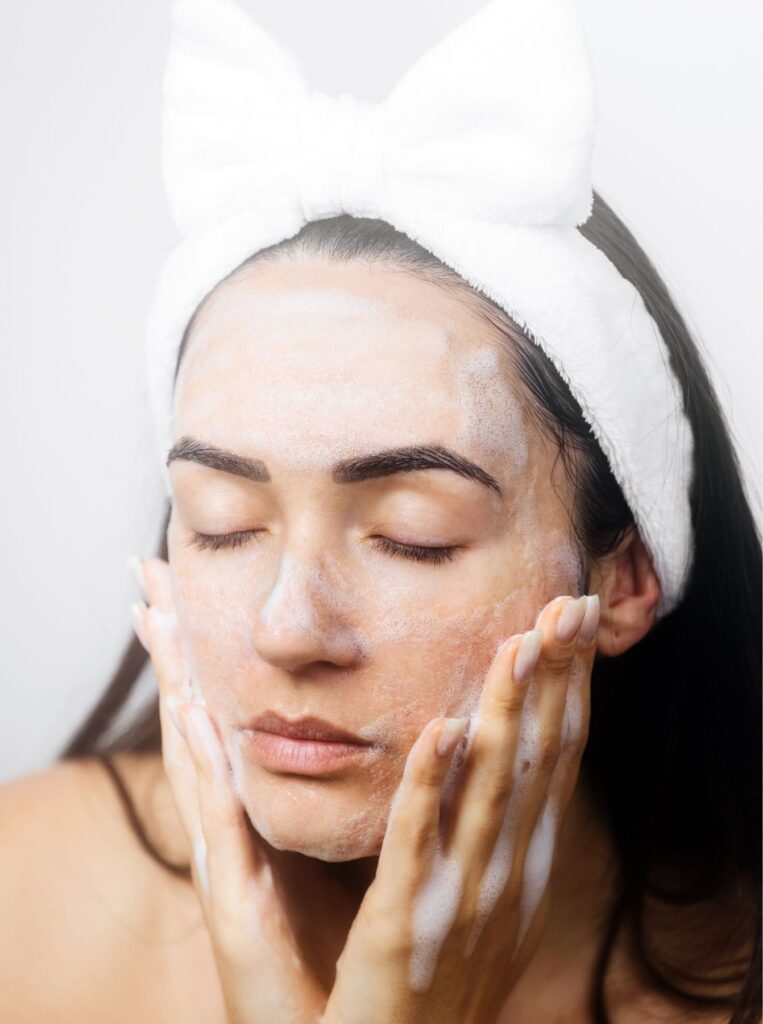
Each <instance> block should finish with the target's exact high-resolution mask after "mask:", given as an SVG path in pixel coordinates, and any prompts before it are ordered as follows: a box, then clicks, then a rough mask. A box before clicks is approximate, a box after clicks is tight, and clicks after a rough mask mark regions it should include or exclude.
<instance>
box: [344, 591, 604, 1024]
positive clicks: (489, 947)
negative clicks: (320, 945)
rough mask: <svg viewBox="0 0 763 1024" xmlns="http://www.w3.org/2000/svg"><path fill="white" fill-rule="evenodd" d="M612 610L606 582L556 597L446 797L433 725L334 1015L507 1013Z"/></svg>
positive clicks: (499, 671)
mask: <svg viewBox="0 0 763 1024" xmlns="http://www.w3.org/2000/svg"><path fill="white" fill-rule="evenodd" d="M598 623H599V601H598V597H597V596H596V595H593V596H590V597H583V598H578V599H577V600H573V599H572V598H568V597H560V598H556V599H555V600H554V601H552V602H551V603H550V604H548V605H547V606H546V607H545V608H544V610H543V612H542V613H541V615H540V616H539V618H538V621H537V622H536V629H535V630H531V631H529V632H528V633H525V634H523V635H521V636H514V637H511V638H510V639H509V640H507V641H506V642H505V643H504V644H503V645H502V646H501V647H500V648H499V650H498V652H497V654H496V656H495V658H494V660H493V663H492V665H491V667H490V670H489V672H488V675H487V677H486V680H485V684H484V687H483V691H482V697H481V702H480V706H479V713H478V715H477V721H476V723H473V725H476V728H474V729H472V731H471V735H470V737H469V744H468V746H469V749H468V756H466V757H465V758H463V760H464V762H465V763H464V767H463V772H462V777H461V779H460V784H459V785H458V788H457V789H456V792H455V799H454V800H452V801H448V800H447V799H446V801H445V804H446V806H445V807H443V802H442V799H441V798H442V797H443V788H444V784H445V779H446V775H447V773H448V767H449V761H450V759H449V758H448V757H447V756H446V757H443V756H440V755H438V750H437V745H438V738H439V737H440V736H442V732H443V730H442V724H441V722H440V723H439V724H438V723H430V724H429V725H428V726H427V727H426V728H425V729H424V730H423V732H422V734H421V735H420V737H419V739H418V740H417V741H416V743H415V744H414V746H413V748H412V749H411V752H410V754H409V757H408V761H407V764H406V769H405V772H404V775H403V780H402V782H401V785H400V788H399V790H398V794H397V796H396V798H395V804H394V807H393V810H392V813H391V815H390V821H389V823H388V825H387V832H386V835H385V838H384V842H383V845H382V850H381V855H380V857H379V864H378V867H377V872H376V877H375V879H374V881H373V883H372V885H371V886H370V888H369V889H368V891H367V893H366V896H365V898H364V900H363V903H362V905H361V907H360V911H359V913H358V915H357V917H356V919H355V921H354V923H353V926H352V929H351V931H350V934H349V937H348V940H347V944H346V946H345V948H344V951H343V952H342V955H341V957H340V959H339V962H338V964H337V977H336V983H335V985H334V988H333V990H332V992H331V994H330V997H329V1000H328V1005H327V1007H326V1011H325V1016H324V1020H325V1022H326V1024H329V1022H330V1024H391V1022H393V1021H394V1022H395V1024H398V1022H399V1024H492V1022H494V1021H495V1020H496V1019H497V1017H498V1014H499V1013H500V1010H501V1007H502V1005H503V1004H504V1002H505V1001H506V998H507V996H508V994H509V992H510V991H511V989H512V988H513V986H514V984H515V983H516V981H517V979H518V977H519V976H520V974H521V973H522V971H523V970H524V968H525V967H526V965H527V963H528V962H529V960H530V958H531V957H532V954H533V952H534V950H535V948H536V946H537V943H538V939H539V938H540V934H541V932H542V929H543V925H544V922H545V917H546V914H547V909H548V896H549V890H548V888H547V883H548V881H549V878H550V875H551V871H552V867H553V860H554V856H555V852H556V840H557V837H558V835H559V831H560V826H561V822H562V818H563V816H564V814H565V812H566V810H567V807H568V805H569V802H570V798H571V796H572V793H573V790H574V788H575V783H576V780H577V775H578V769H579V766H580V759H581V756H582V753H583V750H584V749H585V745H586V742H587V738H588V723H589V708H590V679H591V670H592V667H593V660H594V653H595V649H596V643H595V636H596V631H597V628H598ZM531 680H533V681H534V684H533V687H532V693H531V694H529V693H528V689H529V683H530V681H531ZM477 723H478V724H477ZM448 805H449V806H448Z"/></svg>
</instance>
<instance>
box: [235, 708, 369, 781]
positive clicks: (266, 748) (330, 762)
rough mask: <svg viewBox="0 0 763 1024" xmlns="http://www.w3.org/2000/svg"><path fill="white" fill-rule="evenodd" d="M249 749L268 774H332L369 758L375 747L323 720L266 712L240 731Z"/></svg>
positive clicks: (309, 716)
mask: <svg viewBox="0 0 763 1024" xmlns="http://www.w3.org/2000/svg"><path fill="white" fill-rule="evenodd" d="M241 734H242V736H243V739H244V745H245V747H246V749H247V750H248V751H249V752H251V754H252V756H253V757H254V759H255V760H256V761H257V762H258V763H259V764H260V765H261V766H262V767H263V768H265V769H266V770H267V771H270V772H275V773H278V774H289V775H312V776H316V775H329V774H335V773H337V772H338V771H341V770H342V769H345V768H348V767H350V766H352V765H353V764H357V763H359V762H361V761H362V760H364V759H365V758H366V757H368V755H369V753H370V749H371V747H372V744H371V742H370V741H369V740H365V739H363V738H362V737H360V736H357V735H355V734H354V733H351V732H348V731H347V730H346V729H342V728H341V727H339V726H337V725H334V724H333V723H332V722H327V721H325V720H324V719H322V718H316V717H314V716H312V715H308V716H305V717H302V718H298V719H294V720H290V719H288V718H284V717H283V716H282V715H279V714H277V713H276V712H274V711H267V712H265V713H264V714H262V715H259V716H258V717H257V718H255V719H254V721H252V722H251V723H250V724H249V725H248V726H247V727H246V728H244V729H242V730H241Z"/></svg>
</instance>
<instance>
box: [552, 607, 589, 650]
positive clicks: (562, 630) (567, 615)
mask: <svg viewBox="0 0 763 1024" xmlns="http://www.w3.org/2000/svg"><path fill="white" fill-rule="evenodd" d="M587 606H588V601H587V599H586V598H585V597H578V598H575V600H574V601H568V602H567V604H566V605H565V606H564V608H562V613H561V615H560V616H559V618H558V619H557V620H556V634H555V635H556V639H557V640H558V641H559V643H560V644H569V643H572V641H573V640H574V639H575V636H576V635H577V631H578V630H579V629H580V624H581V622H582V621H583V616H584V615H585V611H586V607H587Z"/></svg>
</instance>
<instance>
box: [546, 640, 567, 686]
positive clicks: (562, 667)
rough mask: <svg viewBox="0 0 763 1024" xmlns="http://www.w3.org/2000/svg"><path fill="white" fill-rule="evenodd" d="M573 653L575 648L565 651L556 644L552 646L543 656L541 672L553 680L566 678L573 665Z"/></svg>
mask: <svg viewBox="0 0 763 1024" xmlns="http://www.w3.org/2000/svg"><path fill="white" fill-rule="evenodd" d="M573 653H574V647H571V648H568V649H565V648H563V647H560V646H559V645H558V644H556V643H554V644H552V645H551V646H550V647H549V648H548V649H547V650H545V651H544V652H543V653H542V654H541V658H540V668H541V671H543V672H544V673H545V674H546V675H549V676H551V677H552V678H566V676H567V674H568V672H569V670H570V665H571V663H572V655H573Z"/></svg>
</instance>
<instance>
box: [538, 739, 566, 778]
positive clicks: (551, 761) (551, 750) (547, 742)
mask: <svg viewBox="0 0 763 1024" xmlns="http://www.w3.org/2000/svg"><path fill="white" fill-rule="evenodd" d="M560 749H561V741H560V740H559V737H558V736H546V737H544V738H543V740H542V741H541V745H540V751H539V753H538V767H539V768H540V769H541V771H544V772H550V771H552V770H553V768H554V766H555V765H556V762H557V761H558V759H559V753H560Z"/></svg>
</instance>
